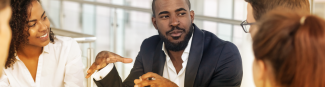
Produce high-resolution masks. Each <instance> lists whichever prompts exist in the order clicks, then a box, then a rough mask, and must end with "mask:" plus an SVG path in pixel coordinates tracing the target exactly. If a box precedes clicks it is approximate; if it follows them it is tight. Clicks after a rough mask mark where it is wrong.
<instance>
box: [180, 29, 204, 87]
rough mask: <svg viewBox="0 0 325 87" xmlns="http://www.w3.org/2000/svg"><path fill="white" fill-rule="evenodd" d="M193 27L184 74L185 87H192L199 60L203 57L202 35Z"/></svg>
mask: <svg viewBox="0 0 325 87" xmlns="http://www.w3.org/2000/svg"><path fill="white" fill-rule="evenodd" d="M193 26H194V33H193V40H192V46H191V50H190V54H189V58H188V61H187V66H186V72H185V83H184V84H185V87H193V86H194V81H195V77H196V74H197V71H198V69H199V65H200V63H201V58H202V55H203V46H204V33H203V32H202V31H201V30H200V29H199V28H198V27H196V25H195V24H193Z"/></svg>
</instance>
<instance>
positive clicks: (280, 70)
mask: <svg viewBox="0 0 325 87" xmlns="http://www.w3.org/2000/svg"><path fill="white" fill-rule="evenodd" d="M304 18H305V20H304ZM300 21H301V22H300ZM253 50H254V54H255V57H256V60H262V61H268V62H270V63H271V65H272V68H273V70H274V76H275V81H276V83H277V85H281V86H284V87H325V21H324V20H323V19H321V18H319V17H316V16H313V15H308V16H302V14H298V13H295V12H294V11H292V10H290V9H284V8H279V9H277V10H274V11H271V12H270V13H268V14H266V15H265V16H263V18H262V19H261V21H260V22H259V23H258V31H257V33H256V35H255V36H254V37H253Z"/></svg>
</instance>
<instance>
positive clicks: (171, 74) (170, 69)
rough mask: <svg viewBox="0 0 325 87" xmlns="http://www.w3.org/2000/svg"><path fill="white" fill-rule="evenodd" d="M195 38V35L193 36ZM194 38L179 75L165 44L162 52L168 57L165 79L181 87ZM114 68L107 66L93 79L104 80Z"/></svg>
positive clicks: (184, 53) (184, 57) (188, 47)
mask: <svg viewBox="0 0 325 87" xmlns="http://www.w3.org/2000/svg"><path fill="white" fill-rule="evenodd" d="M192 37H193V34H192ZM192 37H191V38H190V40H189V42H188V44H187V47H186V48H185V50H184V52H183V54H182V60H183V63H182V66H183V68H182V69H181V70H180V71H179V73H178V74H177V72H176V69H175V67H174V65H173V62H172V61H171V59H170V57H169V55H168V52H167V50H166V48H165V43H163V46H162V50H163V51H164V53H165V55H166V62H165V65H164V71H163V77H164V78H167V79H169V80H170V81H172V82H174V83H176V84H177V85H178V86H179V87H184V81H185V71H186V65H187V59H188V56H189V54H190V49H191V44H192ZM113 67H114V63H110V64H108V65H107V66H105V67H104V68H103V69H101V70H100V71H96V72H95V73H94V74H93V78H94V79H95V80H96V81H99V80H102V79H103V78H104V77H105V76H106V75H107V74H108V73H109V72H110V71H111V70H112V69H113Z"/></svg>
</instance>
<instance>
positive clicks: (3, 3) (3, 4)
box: [0, 0, 10, 10]
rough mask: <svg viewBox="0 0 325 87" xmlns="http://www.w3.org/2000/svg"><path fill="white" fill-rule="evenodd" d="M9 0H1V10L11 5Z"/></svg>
mask: <svg viewBox="0 0 325 87" xmlns="http://www.w3.org/2000/svg"><path fill="white" fill-rule="evenodd" d="M9 2H10V1H9V0H0V10H2V9H4V8H5V7H6V6H8V5H9Z"/></svg>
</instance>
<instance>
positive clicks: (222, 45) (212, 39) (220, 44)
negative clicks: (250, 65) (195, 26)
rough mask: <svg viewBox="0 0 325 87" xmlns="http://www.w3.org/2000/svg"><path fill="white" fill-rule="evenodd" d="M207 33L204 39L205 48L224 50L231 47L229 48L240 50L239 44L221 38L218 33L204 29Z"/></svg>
mask: <svg viewBox="0 0 325 87" xmlns="http://www.w3.org/2000/svg"><path fill="white" fill-rule="evenodd" d="M202 31H203V32H204V34H205V41H204V46H205V47H204V48H205V49H215V50H224V49H229V50H238V48H237V46H236V45H235V44H233V43H232V42H229V41H226V40H222V39H220V38H219V37H218V36H217V35H215V34H213V33H211V32H209V31H205V30H202Z"/></svg>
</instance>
